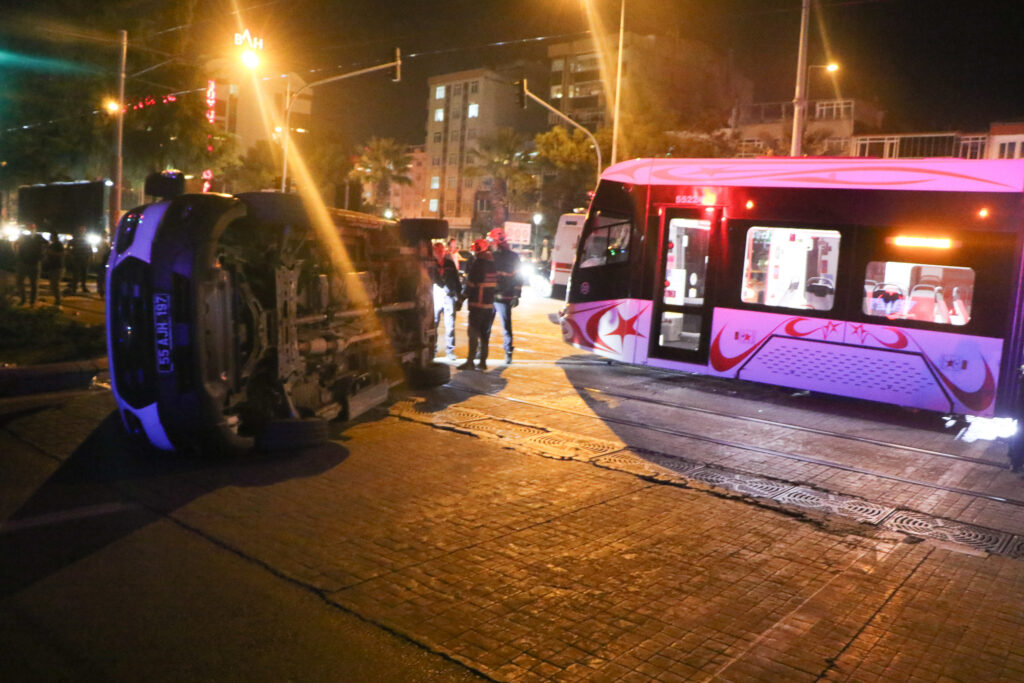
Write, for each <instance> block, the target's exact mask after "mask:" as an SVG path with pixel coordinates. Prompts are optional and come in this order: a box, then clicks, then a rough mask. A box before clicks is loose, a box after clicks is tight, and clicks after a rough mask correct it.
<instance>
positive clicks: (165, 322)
mask: <svg viewBox="0 0 1024 683" xmlns="http://www.w3.org/2000/svg"><path fill="white" fill-rule="evenodd" d="M153 336H154V338H155V340H156V371H157V372H161V373H167V372H174V361H173V360H172V357H173V351H174V326H173V325H172V323H171V295H170V294H164V293H156V294H154V295H153Z"/></svg>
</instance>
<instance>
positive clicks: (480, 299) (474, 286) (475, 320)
mask: <svg viewBox="0 0 1024 683" xmlns="http://www.w3.org/2000/svg"><path fill="white" fill-rule="evenodd" d="M490 246H491V245H490V244H489V243H488V242H487V240H485V239H482V238H481V239H478V240H476V241H475V242H473V256H474V258H473V262H472V263H471V264H470V266H469V273H467V274H466V301H467V302H468V304H469V323H468V324H467V325H466V335H467V336H468V337H469V357H468V358H467V359H466V362H465V363H463V364H462V365H460V366H459V370H472V369H473V360H474V359H475V358H476V357H477V354H478V353H479V355H480V362H479V363H478V364H477V367H478V368H480V369H481V370H486V369H487V345H488V344H489V343H490V341H491V325H492V324H493V323H494V288H495V287H496V286H497V284H498V274H497V271H496V270H495V269H494V257H493V256H491V251H490Z"/></svg>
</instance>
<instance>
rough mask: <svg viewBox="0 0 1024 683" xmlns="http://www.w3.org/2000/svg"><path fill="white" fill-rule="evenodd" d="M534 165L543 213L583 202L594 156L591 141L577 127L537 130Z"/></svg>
mask: <svg viewBox="0 0 1024 683" xmlns="http://www.w3.org/2000/svg"><path fill="white" fill-rule="evenodd" d="M534 144H535V145H536V147H537V156H536V161H537V166H538V167H539V168H540V170H541V172H542V177H543V182H542V184H541V199H540V205H541V210H542V212H543V213H544V214H545V215H547V216H558V215H560V214H563V213H566V212H568V211H572V210H573V209H574V208H576V207H579V206H585V205H586V203H587V192H588V190H590V189H592V188H593V186H594V182H595V178H596V171H595V168H596V166H597V156H596V153H595V151H594V146H593V143H591V141H590V139H589V138H588V137H587V136H586V135H585V134H584V133H583V131H581V130H579V129H573V131H572V133H570V132H569V131H568V130H566V128H565V127H564V126H555V127H554V128H552V129H551V130H549V131H546V132H544V133H538V134H537V136H536V137H535V138H534Z"/></svg>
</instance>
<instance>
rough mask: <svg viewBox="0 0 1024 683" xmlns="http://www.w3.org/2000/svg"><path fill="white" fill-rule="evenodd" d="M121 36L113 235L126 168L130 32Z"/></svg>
mask: <svg viewBox="0 0 1024 683" xmlns="http://www.w3.org/2000/svg"><path fill="white" fill-rule="evenodd" d="M120 35H121V64H120V68H119V69H118V76H117V103H116V106H117V110H116V114H115V116H117V140H116V142H115V149H116V150H117V154H116V157H115V161H114V200H113V202H114V211H113V214H114V215H112V216H111V217H110V220H109V221H108V223H109V227H110V232H111V233H113V231H114V228H116V227H117V221H118V219H119V218H120V217H121V185H122V169H123V167H124V78H125V76H124V73H125V68H126V65H127V61H128V31H121V32H120ZM108 108H109V109H110V110H111V111H114V108H113V107H110V106H109V105H108Z"/></svg>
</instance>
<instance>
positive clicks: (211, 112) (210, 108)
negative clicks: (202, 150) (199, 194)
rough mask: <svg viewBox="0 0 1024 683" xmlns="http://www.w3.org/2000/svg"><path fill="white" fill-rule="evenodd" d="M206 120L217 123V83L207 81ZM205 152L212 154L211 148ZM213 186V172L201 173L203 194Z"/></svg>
mask: <svg viewBox="0 0 1024 683" xmlns="http://www.w3.org/2000/svg"><path fill="white" fill-rule="evenodd" d="M206 120H207V121H209V122H210V123H211V124H213V123H216V121H217V82H216V81H214V80H212V79H211V80H209V81H207V82H206ZM206 149H207V151H210V152H212V151H213V147H212V146H207V148H206ZM212 186H213V170H212V169H209V168H208V169H206V170H205V171H203V192H209V191H210V188H211V187H212Z"/></svg>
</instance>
